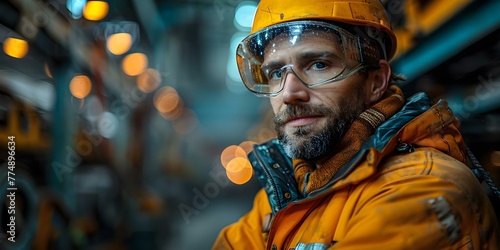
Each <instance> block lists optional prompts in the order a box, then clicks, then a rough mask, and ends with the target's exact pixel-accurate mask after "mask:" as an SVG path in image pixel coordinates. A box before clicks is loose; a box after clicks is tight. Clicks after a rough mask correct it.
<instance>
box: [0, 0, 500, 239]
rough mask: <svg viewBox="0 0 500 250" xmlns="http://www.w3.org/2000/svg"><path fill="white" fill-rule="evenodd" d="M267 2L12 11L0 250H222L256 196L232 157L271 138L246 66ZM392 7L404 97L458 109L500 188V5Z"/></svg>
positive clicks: (424, 0)
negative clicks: (248, 40) (247, 40)
mask: <svg viewBox="0 0 500 250" xmlns="http://www.w3.org/2000/svg"><path fill="white" fill-rule="evenodd" d="M257 3H258V1H248V0H244V1H240V0H105V1H95V0H92V1H90V0H89V1H86V0H1V1H0V43H2V49H1V51H0V148H1V150H0V156H1V158H0V165H1V166H0V200H1V201H2V202H1V203H0V204H2V205H1V206H0V213H1V215H0V216H1V217H0V221H1V225H0V229H1V230H0V249H209V248H210V246H211V244H212V243H213V241H214V240H215V237H216V236H217V234H218V232H219V231H220V230H221V229H222V228H223V227H224V226H225V225H228V224H230V223H232V222H234V221H236V220H237V219H238V218H239V217H240V216H241V215H243V214H244V213H246V212H247V211H248V210H249V209H250V207H251V205H252V198H253V195H254V194H255V193H256V191H257V190H258V189H259V186H258V184H257V183H256V181H255V180H254V179H253V178H251V170H249V169H248V168H247V166H241V164H238V162H236V161H232V160H233V158H235V157H237V156H244V155H245V154H246V152H248V150H249V145H251V144H252V143H256V142H262V141H265V140H267V139H269V138H271V137H273V136H274V132H273V127H272V125H271V123H270V117H271V114H270V113H269V112H270V110H269V104H268V101H267V100H266V99H260V98H257V97H255V96H253V95H252V94H250V93H249V92H247V91H246V89H245V88H244V86H243V84H242V83H241V82H240V80H239V76H238V73H237V70H236V65H235V59H234V58H235V56H234V53H235V48H236V46H237V44H238V42H239V41H240V40H241V39H242V38H243V37H244V36H246V35H247V34H248V32H249V26H250V25H251V22H252V16H253V13H254V11H255V7H256V5H257ZM383 3H384V4H385V6H386V8H387V10H388V12H389V13H390V15H391V20H392V22H393V27H394V29H395V30H396V32H397V35H398V39H399V45H398V46H399V47H398V51H397V55H396V58H395V59H394V60H393V61H392V65H393V67H394V71H395V72H396V73H401V74H403V75H404V76H406V78H407V81H405V82H404V83H402V86H403V89H404V91H405V93H406V94H408V95H411V94H413V93H415V92H419V91H425V92H427V93H428V94H429V95H430V96H431V97H432V98H433V99H435V100H437V99H438V98H445V99H447V100H448V102H449V103H450V104H451V106H452V108H453V110H454V112H455V113H456V114H457V116H458V117H459V119H460V121H461V130H462V132H463V135H464V138H465V140H466V142H467V143H468V145H469V147H470V148H471V150H472V151H473V152H474V153H475V155H476V156H477V157H478V159H479V161H480V162H481V163H482V164H483V165H484V167H485V168H486V169H487V170H488V171H489V172H490V174H491V176H492V177H493V179H494V180H495V182H496V183H500V15H499V14H498V13H499V11H500V1H498V0H483V1H470V0H395V1H390V0H389V1H383ZM9 136H15V138H14V139H13V140H9ZM9 141H13V142H15V149H13V148H10V149H9V148H8V147H7V146H8V145H12V143H11V144H8V143H9ZM12 152H15V168H12V167H11V168H10V169H9V164H8V162H9V160H8V159H9V158H8V157H9V153H10V155H11V156H12ZM10 159H11V160H12V161H14V158H10ZM236 159H238V158H236ZM9 171H11V172H13V173H15V176H11V177H14V179H13V180H14V181H15V187H17V190H16V203H15V211H16V213H15V215H16V217H15V218H16V220H15V223H16V226H15V242H11V241H9V240H8V237H12V234H9V233H7V232H8V231H9V226H7V223H9V221H10V220H9V218H10V215H11V214H10V213H9V201H10V200H9V199H8V197H7V194H8V193H7V192H8V188H9V187H11V186H9V182H8V181H7V179H8V176H7V172H9Z"/></svg>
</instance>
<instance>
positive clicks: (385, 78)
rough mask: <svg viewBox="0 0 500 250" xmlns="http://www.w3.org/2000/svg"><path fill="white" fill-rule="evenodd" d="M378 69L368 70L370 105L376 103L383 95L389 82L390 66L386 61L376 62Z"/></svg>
mask: <svg viewBox="0 0 500 250" xmlns="http://www.w3.org/2000/svg"><path fill="white" fill-rule="evenodd" d="M378 66H379V68H378V69H376V70H370V71H368V73H369V74H370V77H369V79H370V84H369V86H370V88H369V91H370V103H375V102H377V101H378V100H379V99H380V98H381V97H382V95H383V94H384V93H385V91H386V90H387V88H388V86H389V82H390V81H391V74H392V70H391V65H390V64H389V62H387V61H386V60H380V61H378Z"/></svg>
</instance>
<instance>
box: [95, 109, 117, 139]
mask: <svg viewBox="0 0 500 250" xmlns="http://www.w3.org/2000/svg"><path fill="white" fill-rule="evenodd" d="M97 130H98V131H99V134H101V135H102V137H104V138H108V139H111V138H113V136H114V135H115V134H116V131H117V130H118V118H117V117H116V115H114V114H113V113H111V112H108V111H106V112H104V113H103V114H102V115H101V116H100V117H99V121H98V122H97Z"/></svg>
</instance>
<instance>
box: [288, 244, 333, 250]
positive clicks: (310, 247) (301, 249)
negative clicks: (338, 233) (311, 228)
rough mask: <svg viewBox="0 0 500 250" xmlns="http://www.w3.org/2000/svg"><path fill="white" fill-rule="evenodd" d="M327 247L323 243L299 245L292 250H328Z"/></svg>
mask: <svg viewBox="0 0 500 250" xmlns="http://www.w3.org/2000/svg"><path fill="white" fill-rule="evenodd" d="M328 247H329V246H328V245H325V244H323V243H310V244H304V243H299V244H297V246H296V247H295V248H292V250H325V249H328Z"/></svg>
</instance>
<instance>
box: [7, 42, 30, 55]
mask: <svg viewBox="0 0 500 250" xmlns="http://www.w3.org/2000/svg"><path fill="white" fill-rule="evenodd" d="M28 48H29V46H28V42H26V41H25V40H23V39H19V38H14V37H7V38H6V39H5V40H4V42H3V51H4V52H5V54H7V55H9V56H11V57H14V58H23V57H24V56H26V54H27V53H28Z"/></svg>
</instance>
